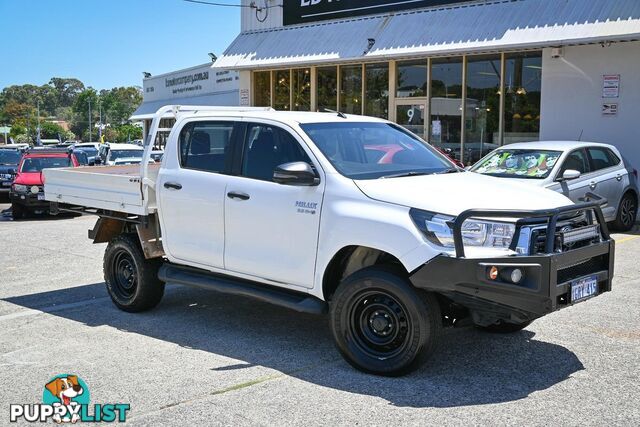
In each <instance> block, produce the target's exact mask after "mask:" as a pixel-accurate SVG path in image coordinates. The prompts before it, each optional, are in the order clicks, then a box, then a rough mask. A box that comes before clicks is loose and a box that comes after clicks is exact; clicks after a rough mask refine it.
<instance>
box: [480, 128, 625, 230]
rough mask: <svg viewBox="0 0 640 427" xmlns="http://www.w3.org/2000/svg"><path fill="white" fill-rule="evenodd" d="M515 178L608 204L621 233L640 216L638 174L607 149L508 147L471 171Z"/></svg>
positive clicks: (555, 144) (568, 144)
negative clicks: (639, 207)
mask: <svg viewBox="0 0 640 427" xmlns="http://www.w3.org/2000/svg"><path fill="white" fill-rule="evenodd" d="M470 170H471V171H472V172H477V173H481V174H485V175H491V176H496V177H501V178H514V179H519V180H522V181H523V182H526V183H530V184H532V185H537V186H539V187H545V188H548V189H550V190H554V191H557V192H559V193H562V194H564V195H565V196H567V197H569V198H570V199H571V200H573V201H574V202H580V201H581V200H584V199H585V197H586V196H587V193H594V194H596V195H598V196H600V197H603V198H604V199H606V204H605V205H604V206H603V208H602V212H603V213H604V216H605V219H606V220H607V222H611V223H612V224H611V225H612V226H613V227H614V228H616V229H617V230H620V231H628V230H630V229H631V228H632V227H633V224H634V223H635V221H636V215H637V213H638V183H637V180H638V172H637V171H636V170H635V169H633V168H632V167H631V166H630V165H629V163H628V162H627V161H625V160H624V158H623V157H622V155H621V154H620V152H619V151H618V149H617V148H616V147H614V146H612V145H608V144H598V143H592V142H575V141H544V142H525V143H518V144H509V145H507V146H504V147H501V148H498V149H496V150H494V151H492V152H491V153H489V154H487V155H486V156H485V157H483V158H482V159H480V161H478V162H477V163H476V164H475V165H474V166H473V167H472V168H471V169H470Z"/></svg>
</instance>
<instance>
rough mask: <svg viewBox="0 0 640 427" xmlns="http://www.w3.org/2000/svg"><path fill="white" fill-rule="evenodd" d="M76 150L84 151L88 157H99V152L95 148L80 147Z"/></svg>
mask: <svg viewBox="0 0 640 427" xmlns="http://www.w3.org/2000/svg"><path fill="white" fill-rule="evenodd" d="M76 150H80V151H84V152H85V153H87V156H90V157H93V156H97V155H98V150H97V149H95V148H93V147H78V148H76Z"/></svg>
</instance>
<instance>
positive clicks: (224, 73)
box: [131, 62, 240, 148]
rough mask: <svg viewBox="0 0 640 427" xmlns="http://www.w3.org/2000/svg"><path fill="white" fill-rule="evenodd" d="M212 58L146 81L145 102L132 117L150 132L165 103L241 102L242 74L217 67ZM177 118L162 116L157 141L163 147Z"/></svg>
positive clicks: (223, 104)
mask: <svg viewBox="0 0 640 427" xmlns="http://www.w3.org/2000/svg"><path fill="white" fill-rule="evenodd" d="M213 66H214V64H213V63H212V62H209V63H206V64H202V65H196V66H194V67H189V68H185V69H182V70H178V71H173V72H170V73H166V74H160V75H156V76H151V75H149V76H148V77H145V78H144V80H143V81H142V92H143V95H142V98H143V100H142V104H141V105H140V107H138V109H137V110H136V111H135V112H134V113H133V116H132V117H131V120H133V121H136V122H141V123H142V125H143V134H144V135H145V136H146V135H147V134H148V130H149V128H150V127H151V119H152V118H153V115H154V113H155V112H156V111H158V110H159V109H160V108H161V107H163V106H165V105H219V106H237V105H238V104H239V103H240V98H239V96H240V95H239V83H240V82H239V75H238V72H236V71H233V70H224V69H219V68H214V67H213ZM174 122H175V120H174V119H172V118H169V117H167V118H166V119H163V120H162V123H161V124H160V130H159V133H158V140H157V141H156V145H157V146H158V147H159V148H161V147H163V146H164V142H165V140H166V138H167V136H168V135H169V132H170V131H171V127H172V126H173V124H174Z"/></svg>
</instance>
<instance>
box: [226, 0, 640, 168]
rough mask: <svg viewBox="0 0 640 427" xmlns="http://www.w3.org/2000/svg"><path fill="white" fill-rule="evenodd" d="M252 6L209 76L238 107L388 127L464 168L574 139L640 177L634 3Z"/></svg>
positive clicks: (318, 1)
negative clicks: (358, 117) (222, 78)
mask: <svg viewBox="0 0 640 427" xmlns="http://www.w3.org/2000/svg"><path fill="white" fill-rule="evenodd" d="M250 4H251V1H249V0H243V5H245V6H250ZM256 4H258V6H259V7H260V9H258V10H256V9H255V8H251V7H246V8H243V12H242V31H241V33H240V35H239V36H238V37H237V38H236V39H235V41H234V42H233V43H232V44H231V45H230V46H229V48H228V49H227V50H226V51H225V53H224V54H223V55H222V57H221V58H220V59H218V61H217V62H216V64H215V67H216V68H217V69H222V70H234V71H238V73H239V74H238V76H239V100H240V105H254V106H271V107H273V108H275V109H277V110H296V111H322V110H336V111H341V112H344V113H351V114H366V115H371V116H377V117H382V118H386V119H389V120H392V121H394V122H397V123H399V124H401V125H403V126H406V127H407V128H409V129H411V130H412V131H413V132H415V133H416V134H419V135H420V136H422V137H423V138H424V139H425V140H427V141H428V142H430V143H431V144H433V145H435V146H438V147H441V148H443V149H447V150H449V151H451V153H452V154H453V155H454V156H455V157H456V158H458V159H460V160H462V161H464V162H466V163H473V162H475V161H477V160H478V159H479V158H480V157H481V156H482V155H483V154H484V153H486V152H488V151H490V150H491V149H493V148H495V147H497V146H500V145H503V144H509V143H513V142H521V141H531V140H538V139H545V140H551V139H571V140H576V139H582V140H592V141H598V142H607V143H612V144H614V145H616V146H618V147H619V148H620V149H621V150H622V152H623V153H624V155H625V156H626V157H628V158H629V159H630V160H631V162H632V164H634V165H636V167H638V166H640V144H638V142H636V141H635V139H637V136H636V135H637V133H638V132H637V131H636V130H635V126H634V125H635V121H636V119H635V118H636V116H638V114H639V113H640V77H638V74H637V71H636V70H638V69H640V41H638V40H639V39H640V2H638V1H636V0H593V1H585V0H562V1H557V0H508V1H502V0H491V1H489V0H486V1H478V0H475V1H451V0H424V1H397V0H394V1H385V0H373V1H361V0H341V1H328V0H291V1H289V0H285V1H284V2H282V0H261V1H258V2H257V3H256Z"/></svg>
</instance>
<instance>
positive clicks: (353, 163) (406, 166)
mask: <svg viewBox="0 0 640 427" xmlns="http://www.w3.org/2000/svg"><path fill="white" fill-rule="evenodd" d="M301 127H302V129H303V130H304V131H305V132H306V133H307V135H309V137H310V138H311V139H312V140H313V142H314V143H315V144H316V145H317V146H318V148H319V149H320V151H322V153H323V154H324V155H325V156H326V157H327V159H328V160H329V161H330V162H331V164H332V165H333V166H334V167H335V168H336V169H337V170H338V172H340V173H341V174H342V175H344V176H346V177H348V178H351V179H376V178H383V177H393V176H402V175H413V174H416V175H417V174H431V173H442V172H447V171H450V170H455V167H454V165H453V164H452V163H451V162H449V161H448V160H447V159H446V158H445V157H444V156H443V155H442V154H440V153H437V152H436V151H435V150H434V149H433V148H431V147H430V146H429V145H428V144H427V143H425V142H423V141H421V140H420V139H418V138H417V137H416V136H415V135H413V134H411V133H410V132H408V131H406V130H404V129H402V128H400V127H398V126H395V125H393V124H390V123H353V122H346V123H335V122H330V123H311V124H303V125H301Z"/></svg>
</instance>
